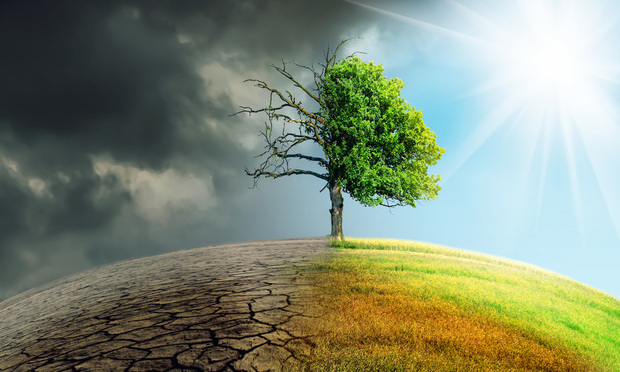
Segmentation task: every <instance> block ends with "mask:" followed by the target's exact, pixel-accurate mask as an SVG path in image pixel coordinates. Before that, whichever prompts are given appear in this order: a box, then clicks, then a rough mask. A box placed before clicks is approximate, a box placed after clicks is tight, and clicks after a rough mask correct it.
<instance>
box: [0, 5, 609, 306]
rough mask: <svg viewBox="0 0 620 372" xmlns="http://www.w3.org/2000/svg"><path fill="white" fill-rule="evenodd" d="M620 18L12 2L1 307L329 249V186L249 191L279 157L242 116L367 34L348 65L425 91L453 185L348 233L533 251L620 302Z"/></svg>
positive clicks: (538, 10)
mask: <svg viewBox="0 0 620 372" xmlns="http://www.w3.org/2000/svg"><path fill="white" fill-rule="evenodd" d="M536 4H538V5H536ZM618 10H619V9H618V5H617V4H615V3H613V2H611V1H587V2H586V1H585V0H584V1H580V0H575V1H561V2H560V1H543V2H538V1H513V2H511V1H506V2H496V1H461V2H457V1H450V0H442V1H378V0H376V1H375V0H359V1H338V0H319V1H293V0H256V1H253V0H247V1H241V0H222V1H214V0H211V1H130V0H127V1H105V2H84V1H45V2H30V3H29V2H23V1H12V2H11V1H8V2H7V1H5V2H3V3H2V5H0V35H2V37H1V38H0V50H1V51H2V57H1V58H0V87H1V89H0V300H1V299H5V298H7V297H9V296H11V295H14V294H17V293H19V292H21V291H24V290H27V289H29V288H32V287H34V286H36V285H39V284H42V283H45V282H48V281H50V280H53V279H57V278H59V277H61V276H65V275H68V274H72V273H76V272H79V271H83V270H85V269H88V268H91V267H93V266H97V265H102V264H106V263H109V262H113V261H117V260H122V259H128V258H132V257H138V256H147V255H154V254H158V253H162V252H167V251H172V250H176V249H181V248H192V247H198V246H204V245H209V244H213V243H219V242H229V241H241V240H256V239H272V238H287V237H308V236H324V235H327V234H328V233H329V212H328V209H329V196H328V195H327V193H326V192H325V191H323V192H322V193H319V190H321V188H322V187H323V183H322V182H321V181H320V180H318V179H315V178H311V177H308V176H297V177H288V178H284V179H279V180H276V181H274V180H261V181H260V182H259V184H258V187H257V188H254V189H252V188H250V187H251V186H252V179H251V178H250V177H248V176H246V175H245V172H244V169H245V167H248V168H252V167H254V166H256V165H258V163H259V161H258V160H257V159H254V158H253V156H254V155H256V154H257V153H259V152H261V149H262V143H261V139H260V138H259V137H258V136H257V135H258V130H259V129H260V128H261V127H262V125H263V123H264V121H265V118H264V117H262V116H260V115H253V116H251V117H248V116H243V115H237V116H230V114H233V113H234V112H236V111H237V110H238V106H239V105H248V106H253V107H261V106H265V105H266V104H267V97H266V96H265V95H264V94H263V93H264V92H261V91H260V90H258V89H256V88H253V86H252V85H251V84H247V83H246V84H244V83H243V80H244V79H247V78H261V79H264V80H267V81H270V82H274V85H278V84H280V85H279V87H282V88H288V87H287V86H286V85H282V84H283V81H282V80H281V79H279V77H278V76H277V74H274V71H273V70H270V68H269V67H268V64H270V63H279V62H280V61H281V60H282V59H284V60H291V59H295V60H296V61H297V62H299V63H303V64H307V65H310V64H312V63H314V64H315V65H316V64H317V63H320V62H321V60H322V58H323V55H324V51H325V49H326V47H327V45H331V46H334V45H336V44H338V43H339V42H340V41H341V40H342V39H343V38H355V39H353V40H351V41H350V42H348V43H347V44H346V45H345V50H344V51H343V52H344V53H343V56H344V55H346V54H350V53H351V52H353V51H361V52H365V54H362V55H361V57H362V59H364V60H366V61H374V62H375V63H380V64H383V66H384V67H385V74H386V76H388V77H390V78H391V77H398V78H400V79H401V80H403V81H404V82H405V84H406V87H405V88H404V89H403V92H402V94H403V96H404V97H405V99H406V100H407V101H408V102H409V103H410V104H412V105H413V106H415V107H416V109H419V110H422V112H423V113H424V120H425V123H426V124H427V125H428V126H429V127H430V128H431V129H432V130H433V131H435V133H436V134H437V142H438V143H439V144H440V145H441V146H443V147H444V148H446V150H447V153H446V155H445V156H444V158H443V159H442V160H441V162H440V164H438V165H437V166H436V167H434V168H433V169H432V172H433V173H439V174H441V175H442V178H443V182H442V188H443V189H442V191H441V192H440V194H439V199H438V200H437V201H433V202H430V203H424V204H422V205H420V206H418V207H417V208H415V209H414V208H410V207H407V208H400V209H393V210H388V209H384V208H380V207H379V208H365V207H362V206H360V205H359V204H357V203H356V202H355V201H353V200H351V199H349V198H345V209H344V233H345V235H349V236H365V237H390V238H402V239H410V240H420V241H427V242H432V243H438V244H443V245H448V246H452V247H456V248H463V249H469V250H474V251H478V252H485V253H490V254H494V255H499V256H503V257H508V258H512V259H517V260H520V261H524V262H528V263H532V264H535V265H538V266H542V267H544V268H547V269H550V270H553V271H556V272H559V273H561V274H563V275H566V276H569V277H571V278H574V279H576V280H579V281H581V282H584V283H586V284H588V285H591V286H594V287H596V288H599V289H601V290H604V291H606V292H608V293H610V294H612V295H614V296H615V297H620V272H619V271H618V270H617V266H618V264H619V263H620V239H619V236H620V235H619V233H620V172H618V169H620V147H619V146H618V144H619V143H620V122H619V120H620V115H619V113H620V111H619V106H618V103H617V102H618V98H619V95H618V93H619V92H620V90H619V89H618V83H619V82H620V80H619V78H620V68H619V67H618V66H620V55H618V52H617V48H616V47H615V46H617V45H618V44H617V43H618V41H619V37H620V23H619V21H618V20H617V19H615V18H614V17H613V15H614V14H620V13H619V12H618ZM298 73H299V76H300V78H301V79H302V80H304V81H308V82H309V80H308V79H309V76H308V74H307V72H305V71H304V70H299V71H298ZM300 97H301V95H300ZM302 101H303V100H302ZM308 151H310V152H312V151H315V152H316V151H317V149H316V148H314V149H313V148H308ZM318 151H320V150H318Z"/></svg>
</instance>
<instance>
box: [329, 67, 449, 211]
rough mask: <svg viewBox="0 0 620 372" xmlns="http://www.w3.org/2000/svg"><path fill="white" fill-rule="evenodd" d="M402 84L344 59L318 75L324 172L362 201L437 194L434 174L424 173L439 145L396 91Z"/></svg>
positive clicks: (402, 200) (410, 201)
mask: <svg viewBox="0 0 620 372" xmlns="http://www.w3.org/2000/svg"><path fill="white" fill-rule="evenodd" d="M404 86H405V84H404V83H403V82H402V81H401V80H399V79H390V80H387V79H386V77H385V76H383V66H381V65H375V64H373V63H372V62H370V63H366V62H362V61H361V60H360V59H359V58H358V57H353V58H348V59H344V60H342V61H340V62H338V63H336V64H335V65H333V66H332V67H330V68H329V69H327V71H326V73H325V76H324V78H323V80H322V94H321V99H322V115H323V116H324V117H325V119H326V124H325V125H324V126H323V127H322V128H321V136H322V138H323V151H324V152H325V155H326V156H327V157H328V159H329V164H330V166H329V169H328V170H329V173H330V174H329V176H330V178H331V179H333V180H335V181H336V182H337V183H339V184H341V185H342V186H343V188H344V190H345V191H346V192H348V193H349V194H350V195H351V197H353V198H354V199H356V200H358V201H359V202H360V203H362V204H364V205H367V206H376V205H380V204H384V203H387V204H388V205H411V206H413V207H415V203H416V201H417V200H432V199H436V198H437V194H438V192H439V190H440V189H441V187H440V186H439V185H438V184H437V183H438V182H439V181H440V180H441V179H440V176H439V175H429V174H428V167H429V166H432V165H435V164H436V163H437V161H438V160H439V159H441V155H442V154H444V153H445V149H443V148H442V147H440V146H438V145H437V144H436V142H435V133H433V132H432V131H431V130H430V129H429V128H428V127H427V126H426V125H424V121H423V120H422V112H421V111H416V110H415V108H414V107H412V106H410V105H409V104H408V103H407V102H406V101H405V100H404V99H403V98H402V97H401V96H400V91H401V89H402V88H403V87H404Z"/></svg>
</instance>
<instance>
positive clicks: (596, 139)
mask: <svg viewBox="0 0 620 372" xmlns="http://www.w3.org/2000/svg"><path fill="white" fill-rule="evenodd" d="M345 1H347V2H349V3H351V4H354V5H356V6H359V7H362V8H365V9H367V10H369V11H372V12H375V13H378V14H381V15H383V16H386V17H390V18H392V19H395V20H398V21H400V22H403V23H406V24H409V25H411V26H412V27H416V28H421V29H424V30H427V31H430V32H433V33H436V34H437V35H440V36H443V37H446V38H448V39H449V40H452V41H456V42H458V43H462V44H463V45H466V46H467V47H468V48H471V53H472V55H473V54H475V55H476V58H474V59H475V62H476V63H480V64H481V65H484V63H486V65H484V66H483V67H480V68H485V70H484V71H485V73H487V75H488V78H487V79H484V80H483V81H481V82H480V84H479V85H478V86H476V87H472V89H471V90H470V91H468V92H464V93H462V94H460V95H459V96H458V97H456V100H465V99H467V100H478V101H479V102H481V100H482V99H483V97H484V98H486V99H487V103H486V104H487V105H488V106H486V107H487V110H488V111H487V114H486V115H484V117H483V119H482V120H481V121H480V122H476V123H475V124H473V127H472V134H471V135H470V136H469V138H468V139H466V140H465V141H463V145H462V146H461V147H460V149H457V154H456V155H455V156H452V157H450V159H451V160H452V163H450V164H449V165H448V166H447V170H446V171H444V172H442V178H443V180H444V182H449V180H450V178H451V177H452V176H453V175H454V174H455V173H456V172H457V171H458V170H459V169H460V168H461V167H462V166H463V165H464V164H465V163H466V162H468V161H469V160H470V159H471V158H472V156H473V155H474V154H475V153H476V152H477V151H479V149H480V148H481V147H482V146H483V145H485V143H487V141H488V140H489V139H490V138H491V137H492V136H493V135H494V134H496V133H497V132H498V131H500V130H502V131H503V130H506V129H507V130H506V132H507V136H514V138H513V140H515V139H516V140H520V141H522V143H523V147H524V151H523V153H522V154H519V156H521V159H519V160H520V164H522V165H521V166H520V167H519V171H520V172H521V173H520V174H518V175H515V178H517V179H520V180H521V182H522V183H525V182H526V181H525V179H527V178H528V177H525V176H524V175H528V174H530V175H533V173H532V171H533V170H534V169H535V168H536V169H537V170H538V171H537V172H535V173H537V174H536V175H535V176H533V178H534V179H535V180H532V181H534V182H535V185H532V184H530V185H529V186H530V187H531V186H533V187H534V188H535V189H536V191H535V192H536V195H535V197H534V205H535V207H534V208H535V215H536V216H537V217H536V218H541V211H542V208H543V207H544V198H545V192H546V191H545V188H546V187H547V186H548V185H549V183H550V182H556V183H557V182H564V181H562V178H561V177H560V178H557V179H554V180H551V179H550V177H552V176H551V175H552V174H555V173H550V172H552V171H553V172H556V173H557V172H560V171H559V170H558V169H555V168H554V169H551V168H550V167H551V166H552V164H553V167H556V165H557V164H561V163H562V162H563V163H564V166H565V169H566V175H567V181H566V182H567V185H566V186H567V187H566V189H567V190H568V191H567V202H568V203H571V204H572V209H573V212H574V214H575V221H576V225H577V228H578V230H579V235H580V236H582V237H583V236H584V234H585V233H586V231H585V230H586V221H585V219H584V203H585V202H586V200H587V193H588V192H591V190H584V189H583V188H582V183H581V181H580V180H581V177H584V176H583V174H584V172H582V171H580V167H584V166H589V167H590V169H591V170H592V174H594V177H595V183H596V184H597V187H598V192H600V194H601V196H602V198H603V200H604V201H605V203H606V206H605V207H606V209H607V212H608V214H609V218H610V220H611V222H612V225H613V227H614V229H615V233H616V236H617V237H618V238H619V242H620V197H619V194H620V193H619V192H618V190H620V173H619V172H618V169H620V164H618V163H619V161H618V160H616V159H617V158H618V143H620V126H619V125H618V122H620V113H619V110H618V105H617V103H615V102H614V101H613V100H612V99H611V98H610V93H609V92H608V91H607V89H614V90H617V89H618V85H620V67H618V64H617V59H618V57H620V54H618V53H619V52H617V51H616V48H610V46H609V39H610V36H611V35H613V33H614V32H617V31H618V25H619V24H620V16H618V15H615V14H620V12H614V11H613V9H608V8H606V7H603V6H602V5H601V4H595V5H593V4H591V3H587V2H585V1H580V0H571V1H563V2H554V1H549V2H537V1H515V2H511V3H510V4H511V5H510V12H505V8H506V5H505V4H504V3H502V6H501V7H500V6H499V5H496V4H484V5H485V7H482V4H480V3H475V2H469V3H468V4H467V5H466V4H465V2H461V1H457V0H446V1H445V3H446V4H447V5H448V8H447V10H448V11H449V12H451V13H450V14H451V16H454V14H456V17H455V19H458V21H457V22H456V23H452V24H451V25H450V26H449V27H444V26H441V25H440V24H439V23H437V22H435V23H433V22H427V21H423V20H420V19H416V18H413V17H408V16H406V15H403V14H397V13H394V12H391V11H389V10H385V9H380V8H377V7H375V6H371V5H367V4H363V3H360V2H358V1H355V0H345ZM498 9H502V10H501V11H500V10H498ZM616 10H617V9H616ZM453 20H454V19H453ZM584 30H587V32H584ZM485 61H486V62H485ZM470 62H471V61H470ZM506 126H509V127H508V128H506ZM578 146H579V147H580V148H583V150H579V151H578ZM584 156H585V157H586V158H587V161H585V162H584V161H583V159H582V158H584ZM552 160H553V161H552ZM560 174H561V172H560ZM524 186H528V185H524ZM557 186H560V189H561V190H564V189H565V188H564V186H563V185H556V187H557ZM522 193H523V195H525V194H526V193H527V191H526V187H524V188H523V191H522ZM522 197H525V196H522ZM588 223H590V224H591V222H588Z"/></svg>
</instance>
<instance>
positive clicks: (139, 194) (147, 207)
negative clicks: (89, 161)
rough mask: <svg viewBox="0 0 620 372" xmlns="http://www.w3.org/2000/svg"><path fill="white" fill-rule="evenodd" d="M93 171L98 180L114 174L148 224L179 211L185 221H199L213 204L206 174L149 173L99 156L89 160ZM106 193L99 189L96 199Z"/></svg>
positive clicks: (215, 201) (210, 180)
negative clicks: (91, 162)
mask: <svg viewBox="0 0 620 372" xmlns="http://www.w3.org/2000/svg"><path fill="white" fill-rule="evenodd" d="M93 169H94V171H95V173H96V174H97V175H98V176H99V177H105V176H107V175H115V176H116V177H117V178H118V179H119V180H120V182H121V184H122V186H123V187H124V188H125V189H126V190H127V191H129V193H130V194H131V196H132V199H133V202H134V203H135V207H136V210H137V211H138V213H139V214H140V215H142V216H143V217H145V218H146V219H147V220H149V221H151V222H157V223H165V222H168V221H169V219H170V218H171V217H172V215H173V214H174V212H177V211H179V210H183V211H184V212H187V214H186V215H185V217H186V218H189V219H196V218H200V214H201V213H202V212H204V211H206V210H209V209H211V208H213V207H215V206H216V205H217V197H216V195H215V187H214V186H213V178H212V176H211V175H210V174H202V175H201V178H198V177H196V176H194V175H191V174H181V173H179V172H178V171H176V170H175V169H172V168H169V169H167V170H165V171H163V172H153V171H150V170H145V169H140V168H137V167H134V166H131V165H124V164H119V163H115V162H114V161H112V160H110V159H108V158H102V157H99V158H93ZM106 192H109V191H107V190H101V193H102V194H100V195H99V197H100V198H102V197H103V196H104V195H105V193H106Z"/></svg>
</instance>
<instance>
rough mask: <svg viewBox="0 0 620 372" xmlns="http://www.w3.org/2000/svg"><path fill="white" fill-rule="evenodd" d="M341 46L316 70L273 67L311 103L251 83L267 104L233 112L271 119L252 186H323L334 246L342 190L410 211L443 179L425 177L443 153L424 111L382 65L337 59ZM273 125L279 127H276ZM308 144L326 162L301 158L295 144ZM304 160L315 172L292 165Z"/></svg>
mask: <svg viewBox="0 0 620 372" xmlns="http://www.w3.org/2000/svg"><path fill="white" fill-rule="evenodd" d="M345 41H346V40H345ZM345 41H343V42H341V43H340V44H339V45H338V46H337V47H336V48H335V50H334V51H333V52H330V50H329V48H328V50H327V52H326V54H325V63H323V64H320V66H321V69H319V70H317V69H315V68H314V67H308V66H303V65H300V64H298V63H296V62H295V61H291V62H284V61H282V66H281V67H280V66H276V65H270V66H271V67H272V68H274V69H275V70H276V71H277V72H278V73H279V74H280V75H282V76H283V77H285V78H286V79H287V80H288V81H289V82H290V83H291V84H292V85H293V87H295V88H297V89H298V90H300V92H299V93H301V94H302V96H305V97H306V98H309V99H310V100H311V104H310V105H304V104H302V102H301V101H300V100H299V99H298V98H296V96H295V95H293V93H291V92H290V91H289V90H285V91H282V90H279V89H276V88H273V87H272V86H270V85H268V84H267V83H266V82H264V81H262V80H258V79H248V80H246V82H253V83H254V85H255V86H256V87H258V88H260V89H263V90H266V91H268V92H269V104H268V105H267V106H266V107H263V108H259V109H253V108H251V107H247V106H241V111H239V112H237V114H239V113H248V114H249V115H251V114H254V113H265V114H266V115H267V118H268V122H267V123H265V130H264V131H261V135H262V137H263V138H264V140H265V142H266V146H265V151H264V152H262V153H261V154H259V155H257V157H264V161H263V162H262V163H261V164H260V165H259V167H258V168H256V169H254V170H253V171H249V170H248V169H246V173H247V174H248V175H249V176H252V177H254V184H255V185H256V182H257V181H258V179H259V178H260V177H267V178H279V177H283V176H291V175H302V174H303V175H310V176H314V177H317V178H319V179H321V180H323V181H325V183H326V184H325V187H324V188H323V189H325V188H328V190H329V194H330V199H331V209H330V210H329V211H330V214H331V237H332V239H335V240H342V237H343V235H342V210H343V198H342V191H344V192H346V193H348V194H349V195H350V196H351V197H352V198H353V199H355V200H357V201H359V202H360V203H362V204H363V205H365V206H378V205H382V206H386V207H395V206H404V205H410V206H412V207H415V206H416V202H417V201H422V200H432V199H436V198H437V195H438V193H439V190H440V189H441V187H440V186H439V185H438V182H439V181H440V180H441V178H440V176H439V175H429V174H428V167H429V166H432V165H435V164H436V163H437V161H439V160H440V159H441V156H442V154H444V153H445V149H443V148H442V147H440V146H438V145H437V144H436V141H435V133H433V132H432V131H431V130H430V129H429V128H428V127H427V126H426V125H425V124H424V121H423V120H422V112H421V111H419V110H415V108H414V107H412V106H410V105H409V104H408V103H407V102H406V101H405V100H404V99H403V98H402V97H401V96H400V91H401V89H402V88H403V87H404V86H405V84H404V83H403V82H402V81H401V80H399V79H390V80H387V79H386V77H385V76H384V75H383V66H381V65H375V64H373V63H372V62H370V63H366V62H363V61H362V60H361V59H360V58H359V57H357V56H356V55H355V54H354V55H351V56H348V57H346V58H343V59H342V60H337V53H338V50H339V49H340V47H341V46H342V45H343V44H344V42H345ZM291 65H292V66H294V67H297V68H300V69H305V70H307V71H310V72H311V73H312V77H313V80H314V81H313V84H314V87H313V88H312V89H309V88H308V87H306V86H305V85H304V84H302V83H301V82H300V80H299V79H297V78H295V77H294V76H293V75H292V74H291V73H290V72H289V71H288V70H287V68H288V67H289V66H291ZM275 123H281V124H280V125H281V128H279V127H275V126H274V124H275ZM306 142H313V143H315V144H317V145H318V146H320V148H321V149H322V150H323V156H315V155H309V154H307V153H301V152H299V145H301V144H303V143H306ZM302 160H303V161H306V162H308V164H314V169H307V168H306V169H302V168H297V167H294V166H292V165H293V163H294V162H297V161H302ZM292 161H294V162H292ZM323 189H322V190H323ZM322 190H321V191H322Z"/></svg>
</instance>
